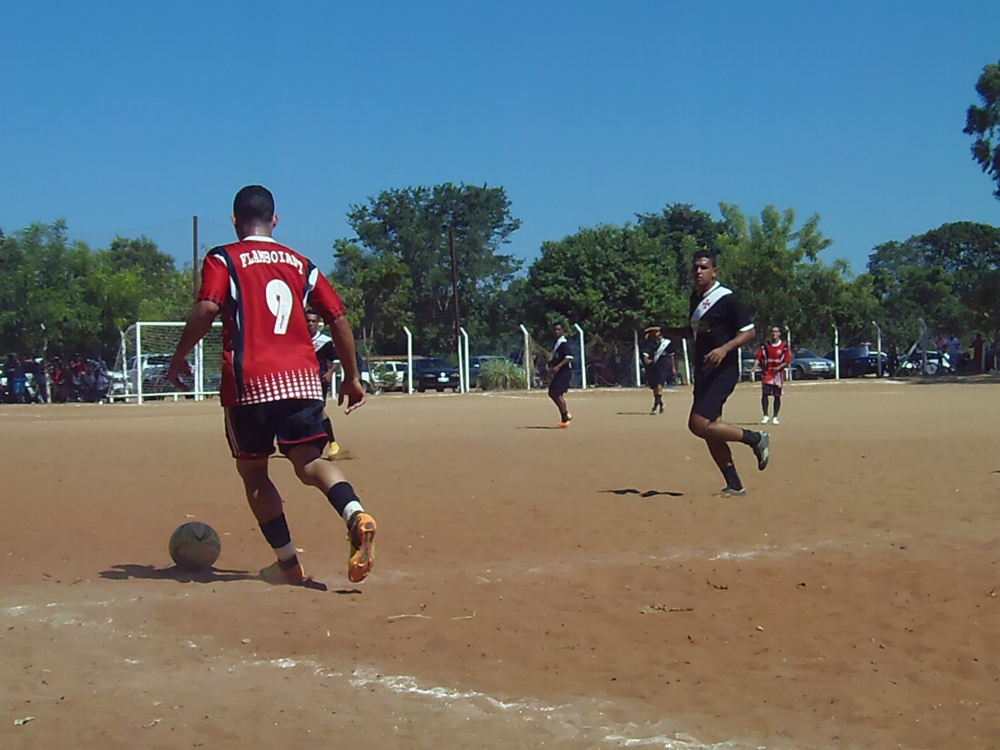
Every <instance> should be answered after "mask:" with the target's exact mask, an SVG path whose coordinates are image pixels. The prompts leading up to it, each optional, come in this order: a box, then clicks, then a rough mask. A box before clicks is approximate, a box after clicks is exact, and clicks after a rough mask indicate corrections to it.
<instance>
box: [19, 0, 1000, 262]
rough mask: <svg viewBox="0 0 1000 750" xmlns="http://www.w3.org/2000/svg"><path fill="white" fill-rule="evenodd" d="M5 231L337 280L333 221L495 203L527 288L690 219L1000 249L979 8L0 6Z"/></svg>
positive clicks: (345, 232) (873, 241)
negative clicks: (981, 105)
mask: <svg viewBox="0 0 1000 750" xmlns="http://www.w3.org/2000/svg"><path fill="white" fill-rule="evenodd" d="M0 27H2V28H3V44H0V81H2V82H3V83H2V89H0V90H2V92H3V104H2V106H0V227H2V228H3V229H4V230H5V231H6V232H8V233H9V232H11V231H14V230H16V229H20V228H23V227H24V226H26V225H28V224H29V223H31V222H35V221H42V222H51V221H53V220H55V219H57V218H64V219H65V220H66V221H67V222H68V225H69V233H70V237H71V238H73V239H82V240H84V241H86V242H87V243H88V244H89V245H90V246H91V247H93V248H99V247H106V246H107V245H108V244H109V243H110V241H111V239H112V238H113V237H115V236H116V235H121V236H126V237H136V236H139V235H146V236H148V237H150V238H152V239H153V240H155V241H156V242H157V244H158V245H159V247H160V249H161V250H164V251H166V252H170V253H172V254H174V255H175V256H176V257H177V258H178V259H179V260H180V262H181V263H183V262H187V261H189V260H190V257H191V217H192V216H193V215H198V217H199V223H200V240H201V243H202V244H206V245H209V246H211V245H214V244H218V243H222V242H228V241H230V240H231V239H232V237H233V235H232V230H231V227H230V226H229V224H228V215H229V212H230V209H231V205H232V196H233V194H234V193H235V191H236V190H237V189H238V188H239V187H241V186H242V185H244V184H248V183H260V184H263V185H266V186H268V187H269V188H271V190H272V191H273V192H274V194H275V198H276V202H277V208H278V213H279V215H280V216H281V225H280V226H279V228H278V232H277V236H278V238H279V239H281V240H282V241H284V242H286V243H288V244H290V245H292V246H293V247H296V248H297V249H299V250H301V251H302V252H305V253H306V254H307V255H310V256H311V257H312V258H313V259H314V260H315V261H316V262H317V263H318V264H319V265H320V267H321V268H323V269H324V270H328V269H329V268H330V267H331V266H332V262H333V257H332V251H331V249H330V247H331V244H332V242H333V240H334V239H335V238H337V237H344V236H350V235H351V231H350V228H349V226H348V225H347V222H346V220H345V216H346V214H347V212H348V210H349V207H350V206H351V205H352V204H359V203H365V202H366V201H367V199H368V197H369V196H375V195H377V194H378V193H379V192H380V191H382V190H386V189H391V188H402V187H407V186H416V185H434V184H439V183H443V182H454V183H462V182H464V183H469V184H484V183H485V184H488V185H491V186H503V187H504V188H505V189H506V190H507V193H508V196H509V198H510V199H511V201H512V213H513V214H514V216H516V217H518V218H520V219H521V220H522V222H523V225H522V228H521V229H520V230H519V231H518V232H516V233H515V234H514V235H513V238H512V242H511V244H510V246H509V250H510V252H512V253H514V254H515V255H516V256H518V257H520V258H524V259H525V260H527V261H529V262H530V261H531V260H532V259H534V258H535V257H537V255H538V252H539V248H540V246H541V244H542V242H544V241H545V240H557V239H560V238H562V237H564V236H566V235H568V234H573V233H574V232H576V231H577V230H578V229H579V228H580V227H583V226H594V225H597V224H601V223H613V224H622V223H624V222H626V221H629V220H631V219H633V217H634V215H635V214H636V213H652V212H657V211H659V210H660V209H662V208H663V207H664V206H666V205H668V204H671V203H690V204H692V205H694V206H695V207H697V208H700V209H703V210H706V211H709V212H710V213H712V214H713V215H714V216H716V217H718V216H719V210H718V204H719V202H720V201H725V202H727V203H736V204H739V206H740V207H741V208H742V209H743V210H744V212H745V213H748V214H750V213H754V214H757V213H759V212H760V210H761V209H762V208H763V207H764V206H765V205H768V204H773V205H776V206H778V207H779V208H782V209H784V208H789V207H791V208H794V209H795V210H796V212H797V216H798V218H799V221H800V222H801V221H802V220H804V219H806V218H807V217H808V216H810V215H811V214H813V213H818V214H819V215H820V216H821V217H822V220H821V222H820V228H821V229H822V230H823V232H824V233H825V234H826V235H827V236H829V237H832V238H833V240H834V245H833V247H832V248H830V249H829V250H827V251H825V252H824V254H823V256H822V257H824V259H826V260H833V259H834V258H846V259H847V260H849V261H850V263H851V265H852V267H853V268H854V269H855V271H862V270H864V266H865V263H866V260H867V256H868V254H869V253H870V252H871V249H872V248H873V247H874V246H875V245H877V244H879V243H881V242H885V241H888V240H893V239H896V240H903V239H906V238H907V237H909V236H911V235H914V234H919V233H921V232H924V231H926V230H928V229H932V228H934V227H937V226H939V225H940V224H942V223H945V222H949V221H961V220H970V221H980V222H985V223H989V224H993V225H1000V201H997V200H996V199H995V198H993V196H992V190H993V187H994V185H993V183H992V182H991V181H990V180H989V178H988V177H987V176H986V175H984V174H983V173H982V172H980V171H979V168H978V166H977V165H976V164H975V163H974V162H973V161H972V159H971V157H970V154H969V146H970V145H971V139H970V137H969V136H966V135H964V134H963V133H962V127H963V126H964V124H965V111H966V108H967V107H968V106H969V105H970V104H972V103H975V102H976V94H975V90H974V86H975V82H976V80H977V79H978V77H979V75H980V73H981V72H982V69H983V66H985V65H986V64H987V63H990V62H997V61H998V60H1000V3H998V2H996V1H995V0H982V1H974V0H970V1H968V2H954V3H944V2H926V1H922V0H909V1H906V2H876V1H875V0H868V1H867V2H854V1H843V2H833V1H829V2H792V1H791V0H788V1H786V2H768V1H763V0H762V1H760V2H640V1H638V0H637V1H635V2H610V1H609V2H568V1H567V2H544V1H540V0H539V1H536V2H496V1H494V2H469V1H468V0H466V1H465V2H434V1H433V0H424V1H422V2H405V3H404V2H371V3H347V2H333V1H324V2H319V1H316V2H305V1H302V2H288V3H262V2H253V1H250V0H246V1H244V2H211V1H204V2H194V1H193V0H192V1H187V0H181V1H180V2H175V3H171V4H166V3H137V2H134V1H129V2H100V3H96V2H92V3H76V2H69V1H68V0H67V1H65V2H44V1H43V2H34V3H25V2H22V3H16V2H13V1H12V0H0Z"/></svg>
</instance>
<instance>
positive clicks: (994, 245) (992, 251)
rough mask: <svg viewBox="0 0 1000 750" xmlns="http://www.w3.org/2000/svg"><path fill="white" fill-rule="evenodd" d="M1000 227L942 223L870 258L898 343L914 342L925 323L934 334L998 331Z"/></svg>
mask: <svg viewBox="0 0 1000 750" xmlns="http://www.w3.org/2000/svg"><path fill="white" fill-rule="evenodd" d="M998 269H1000V229H997V228H996V227H993V226H990V225H988V224H977V223H975V222H955V223H948V224H942V225H941V226H940V227H938V228H936V229H932V230H930V231H929V232H925V233H924V234H920V235H914V236H913V237H910V238H909V239H908V240H906V241H905V242H896V241H894V242H886V243H883V244H881V245H879V246H877V247H876V248H875V249H874V251H873V252H872V254H871V255H870V256H869V259H868V270H869V273H870V274H871V275H872V277H873V289H874V292H875V295H876V297H877V299H878V302H879V306H880V308H881V318H882V319H883V320H885V321H886V325H885V326H884V327H885V328H886V329H887V330H889V331H890V332H891V336H892V338H893V340H895V341H898V342H900V343H902V342H912V341H913V340H915V339H916V337H917V335H918V334H919V331H920V320H921V319H922V320H924V321H925V322H926V323H927V326H928V328H929V329H930V331H931V333H932V335H936V334H949V333H958V332H960V331H964V330H967V329H968V328H970V327H971V328H976V329H980V330H983V331H993V332H994V337H995V336H996V330H997V327H998V322H1000V321H998V318H1000V315H998V313H1000V297H998V295H997V294H996V290H997V274H998Z"/></svg>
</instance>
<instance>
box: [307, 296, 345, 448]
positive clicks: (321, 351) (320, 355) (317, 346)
mask: <svg viewBox="0 0 1000 750" xmlns="http://www.w3.org/2000/svg"><path fill="white" fill-rule="evenodd" d="M306 324H307V325H308V326H309V333H310V334H311V335H312V345H313V350H314V351H315V352H316V363H317V364H318V365H319V379H320V381H321V382H322V383H323V429H324V430H325V431H326V436H327V438H329V441H330V442H329V443H328V444H327V446H326V449H325V450H324V451H323V458H325V459H327V460H331V459H332V458H333V457H334V456H336V455H337V454H338V453H340V446H339V445H337V438H336V437H334V435H333V422H332V421H331V420H330V415H329V414H327V413H326V401H327V399H328V398H330V389H331V384H332V383H333V376H334V374H336V372H337V369H338V367H339V366H340V362H339V360H338V359H337V348H336V347H335V346H334V345H333V339H331V338H330V337H329V336H327V335H326V334H325V333H323V331H322V323H321V322H320V318H319V314H318V313H317V312H316V311H315V310H309V311H308V312H307V313H306Z"/></svg>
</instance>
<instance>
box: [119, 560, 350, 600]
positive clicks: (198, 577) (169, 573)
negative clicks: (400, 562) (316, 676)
mask: <svg viewBox="0 0 1000 750" xmlns="http://www.w3.org/2000/svg"><path fill="white" fill-rule="evenodd" d="M100 576H101V578H106V579H108V580H109V581H126V580H128V579H130V578H142V579H146V580H152V581H179V582H181V583H226V582H228V581H259V580H261V579H260V576H259V575H255V574H253V573H251V572H249V571H247V570H220V569H218V568H209V569H207V570H185V569H184V568H181V567H178V566H177V565H171V566H170V567H167V568H157V567H156V566H155V565H136V564H133V563H125V564H123V565H112V566H111V567H110V568H109V569H108V570H102V571H101V573H100ZM305 588H309V589H315V590H317V591H326V590H327V587H326V584H325V583H320V582H318V581H308V582H307V583H306V584H305ZM337 593H358V592H357V591H355V590H351V591H338V592H337Z"/></svg>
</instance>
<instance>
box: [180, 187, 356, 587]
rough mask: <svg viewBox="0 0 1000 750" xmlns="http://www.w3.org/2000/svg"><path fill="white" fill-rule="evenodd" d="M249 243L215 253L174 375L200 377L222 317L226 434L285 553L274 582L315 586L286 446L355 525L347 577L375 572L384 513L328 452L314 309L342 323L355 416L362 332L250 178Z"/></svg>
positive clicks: (243, 222) (245, 213) (299, 472)
mask: <svg viewBox="0 0 1000 750" xmlns="http://www.w3.org/2000/svg"><path fill="white" fill-rule="evenodd" d="M232 221H233V227H234V228H235V229H236V236H237V237H238V238H239V241H238V242H234V243H232V244H230V245H224V246H221V247H216V248H213V249H212V250H210V251H209V253H208V255H207V256H206V257H205V262H204V266H203V270H202V284H201V290H200V291H199V293H198V301H197V302H195V304H194V307H193V308H192V309H191V313H190V315H189V316H188V320H187V325H186V326H185V327H184V332H183V333H182V334H181V340H180V342H179V343H178V344H177V349H176V351H175V352H174V356H173V359H172V360H171V363H170V369H169V371H168V373H167V377H169V378H170V380H171V381H172V382H173V383H175V384H176V385H178V386H180V387H184V379H185V378H189V377H190V376H191V369H190V367H189V366H188V363H187V359H186V357H187V355H188V353H189V352H190V351H191V350H192V349H193V348H194V346H195V344H197V343H198V341H200V340H201V338H202V337H203V336H204V335H205V334H206V333H208V331H209V329H210V327H211V325H212V322H213V321H214V320H215V318H216V316H218V315H220V314H221V316H222V335H223V353H222V389H221V401H222V406H223V409H224V411H225V423H226V436H227V438H228V440H229V448H230V450H231V451H232V454H233V458H235V459H236V470H237V471H238V472H239V475H240V477H241V478H242V479H243V485H244V488H245V490H246V496H247V501H248V502H249V503H250V509H251V510H252V511H253V514H254V516H255V517H256V519H257V522H258V524H260V529H261V532H262V533H263V534H264V538H265V539H266V540H267V542H268V544H270V545H271V548H272V549H273V550H274V553H275V555H276V557H277V558H278V559H277V561H276V562H275V563H273V564H271V565H269V566H268V567H266V568H264V569H263V570H262V571H261V572H260V575H261V577H262V578H263V579H264V580H266V581H268V582H270V583H289V584H298V585H303V584H306V583H308V581H309V579H308V578H307V577H306V574H305V571H304V570H303V568H302V565H301V564H300V563H299V560H298V557H297V555H296V553H295V545H294V544H292V539H291V534H290V533H289V530H288V523H287V521H286V519H285V512H284V508H283V506H282V500H281V495H280V494H279V493H278V489H277V488H276V487H275V486H274V483H273V482H272V481H271V478H270V476H269V475H268V459H269V456H270V455H271V454H272V453H274V442H275V438H277V441H278V450H280V451H281V453H282V454H284V455H285V456H287V457H288V459H289V460H290V461H291V463H292V466H294V467H295V474H296V476H298V478H299V479H300V480H301V481H302V483H303V484H307V485H311V486H313V487H316V488H317V489H319V490H320V491H321V492H322V493H323V494H324V495H325V496H326V498H327V499H328V500H329V502H330V504H331V505H332V506H333V507H334V509H335V510H336V511H337V512H338V513H339V514H340V515H341V517H342V518H343V519H344V522H345V523H346V524H347V530H348V538H349V540H350V543H351V551H350V557H349V560H348V567H347V575H348V578H349V579H350V580H351V581H353V582H358V581H362V580H364V578H365V576H367V575H368V572H369V571H370V570H371V567H372V564H373V563H374V560H375V558H374V552H375V549H374V544H375V541H374V540H375V519H373V518H372V517H371V516H370V515H369V514H368V513H366V512H365V510H364V508H363V507H362V506H361V501H360V500H359V499H358V497H357V494H356V493H355V492H354V488H353V487H351V485H350V483H349V482H348V481H347V480H346V478H345V477H344V474H343V472H342V471H341V470H340V468H339V467H337V466H336V465H334V464H331V463H328V462H327V461H323V460H321V456H322V452H323V450H324V448H325V447H326V443H327V434H326V431H325V430H324V428H323V385H322V383H321V382H320V373H319V364H318V363H317V361H316V354H315V352H314V350H313V344H312V335H311V334H310V332H309V328H308V326H307V324H306V315H305V311H306V306H307V305H308V306H311V307H312V309H314V310H315V311H316V312H317V313H319V314H320V316H322V318H323V320H325V321H326V323H327V325H328V326H329V327H330V333H331V335H332V337H333V341H334V344H335V345H336V347H337V351H338V352H340V353H341V354H342V358H341V359H342V366H343V368H344V382H343V384H342V385H341V387H340V394H339V396H338V399H337V403H338V404H343V403H344V401H345V400H346V401H347V410H346V413H348V414H350V413H351V412H352V411H354V410H355V409H357V408H358V407H360V406H362V405H364V403H365V391H364V388H363V387H362V385H361V381H360V380H359V377H358V370H357V364H356V358H355V356H354V334H353V333H352V331H351V326H350V324H349V323H348V322H347V318H346V317H345V311H344V306H343V304H342V303H341V301H340V298H339V297H338V296H337V293H336V292H335V291H334V290H333V287H331V286H330V283H329V282H328V281H327V280H326V278H325V277H324V276H323V274H321V273H320V272H319V269H318V268H316V266H315V265H313V264H312V262H310V261H309V259H308V258H306V257H305V256H302V255H299V254H298V253H297V252H295V251H294V250H292V249H290V248H288V247H285V246H284V245H281V244H279V243H278V242H276V241H275V240H274V239H273V238H272V237H271V233H272V231H273V230H274V227H276V226H277V225H278V216H277V215H276V214H275V213H274V198H273V197H272V196H271V193H270V191H268V190H267V189H266V188H263V187H261V186H259V185H250V186H247V187H245V188H243V189H242V190H240V191H239V192H238V193H237V194H236V199H235V200H234V201H233V215H232Z"/></svg>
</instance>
